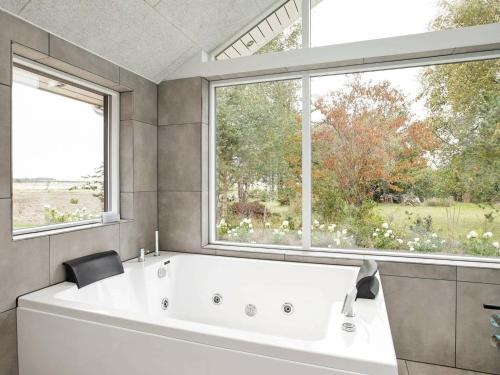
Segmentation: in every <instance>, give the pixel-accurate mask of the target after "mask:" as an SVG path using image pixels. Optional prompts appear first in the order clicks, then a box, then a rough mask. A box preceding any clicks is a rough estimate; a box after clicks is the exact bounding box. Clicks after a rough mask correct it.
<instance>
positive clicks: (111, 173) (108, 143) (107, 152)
mask: <svg viewBox="0 0 500 375" xmlns="http://www.w3.org/2000/svg"><path fill="white" fill-rule="evenodd" d="M12 65H13V66H14V65H15V66H18V67H19V68H20V69H26V70H29V71H32V72H34V73H36V74H40V75H46V76H49V77H54V78H56V79H60V80H62V81H64V82H67V83H69V84H72V85H75V86H78V87H81V88H83V89H88V90H90V91H93V92H96V93H98V94H100V95H103V97H104V104H105V108H104V112H105V114H106V115H105V122H104V144H103V147H104V190H105V191H104V197H105V198H104V211H103V212H110V213H113V214H118V215H119V213H120V173H119V172H120V165H119V163H120V157H119V146H120V144H119V140H120V138H119V137H120V134H119V132H120V93H119V92H117V91H114V90H111V89H109V88H107V87H104V86H101V85H98V84H96V83H93V82H90V81H87V80H85V79H82V78H79V77H76V76H73V75H71V74H68V73H65V72H62V71H60V70H57V69H54V68H51V67H48V66H47V65H43V64H41V63H38V62H35V61H32V60H29V59H26V58H24V57H21V56H17V55H13V58H12ZM11 126H13V123H12V119H11ZM13 163H14V160H13V150H12V149H11V169H12V165H13ZM13 184H14V180H13V178H11V190H12V192H13V191H14V188H13ZM13 220H14V213H13V211H12V214H11V223H12V236H13V238H14V239H15V238H16V236H23V235H29V234H41V235H43V234H44V232H48V231H54V230H59V229H66V228H70V229H71V228H73V229H78V228H79V227H81V226H85V225H95V224H100V223H101V222H102V219H99V218H96V219H90V220H82V221H77V222H71V223H61V224H50V225H42V226H37V227H33V228H26V229H15V230H14V229H13Z"/></svg>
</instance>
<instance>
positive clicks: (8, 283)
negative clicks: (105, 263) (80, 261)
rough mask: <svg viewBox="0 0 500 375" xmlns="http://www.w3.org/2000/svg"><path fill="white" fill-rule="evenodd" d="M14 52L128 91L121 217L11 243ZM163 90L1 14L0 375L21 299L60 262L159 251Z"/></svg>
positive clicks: (7, 370) (5, 371)
mask: <svg viewBox="0 0 500 375" xmlns="http://www.w3.org/2000/svg"><path fill="white" fill-rule="evenodd" d="M12 52H15V53H16V54H19V55H22V56H24V57H27V58H31V59H33V60H37V61H39V62H41V63H43V64H46V65H49V66H52V67H55V68H57V69H60V70H62V71H64V72H67V73H70V74H73V75H76V76H78V77H80V78H84V79H87V80H90V81H92V82H95V83H98V84H100V85H103V86H106V87H109V88H112V89H115V90H117V91H120V92H122V94H121V108H120V112H121V115H122V116H121V120H123V121H121V126H120V128H121V136H120V165H121V167H122V168H121V178H120V180H121V191H122V192H121V206H122V218H126V219H133V220H130V221H126V222H121V223H117V224H110V225H104V226H101V225H97V226H95V227H92V228H90V229H77V230H67V231H65V232H64V233H58V234H52V235H50V236H49V235H47V236H42V237H37V238H31V239H24V240H16V241H13V239H12V230H11V211H12V193H11V182H12V181H11V172H10V166H11V151H10V146H11V136H10V133H11V114H10V107H11V103H10V98H11V84H12V82H11V77H12V68H11V61H12ZM157 129H158V128H157V85H156V84H155V83H153V82H150V81H148V80H146V79H144V78H142V77H139V76H137V75H136V74H134V73H131V72H129V71H127V70H125V69H122V68H120V67H119V66H117V65H115V64H113V63H111V62H109V61H106V60H104V59H102V58H100V57H98V56H96V55H93V54H91V53H89V52H88V51H85V50H83V49H81V48H79V47H77V46H75V45H73V44H70V43H68V42H66V41H64V40H62V39H60V38H57V37H55V36H53V35H49V34H48V33H46V32H45V31H42V30H40V29H38V28H36V27H34V26H32V25H31V24H28V23H26V22H24V21H22V20H20V19H18V18H16V17H13V16H11V15H10V14H7V13H4V12H2V11H0V375H15V374H17V373H18V370H17V368H18V366H17V343H16V342H17V340H16V311H15V306H16V298H17V297H18V296H19V295H22V294H25V293H29V292H31V291H34V290H37V289H40V288H43V287H46V286H48V285H50V284H54V283H57V282H60V281H62V280H63V278H64V273H63V269H62V262H63V261H65V260H67V259H70V258H75V257H78V256H83V255H86V254H89V253H92V252H96V251H101V250H111V249H113V250H117V251H119V252H120V256H121V258H122V259H123V260H127V259H130V258H133V257H135V256H136V253H137V250H138V249H139V248H140V247H147V248H152V247H153V246H154V231H155V230H156V228H157V217H158V215H157V206H158V205H157V155H156V148H157Z"/></svg>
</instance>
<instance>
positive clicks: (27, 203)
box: [13, 184, 103, 229]
mask: <svg viewBox="0 0 500 375" xmlns="http://www.w3.org/2000/svg"><path fill="white" fill-rule="evenodd" d="M13 193H14V194H13V198H14V200H13V229H22V228H31V227H35V226H40V225H46V224H47V223H46V222H45V208H44V207H45V206H46V205H50V206H51V207H55V208H57V209H58V211H60V212H75V211H76V210H77V209H80V210H81V209H83V208H86V209H87V211H88V212H91V213H96V214H99V213H100V212H102V209H103V208H102V202H100V201H99V199H97V198H95V197H93V196H92V192H91V191H88V190H73V191H68V190H67V189H66V190H62V189H61V190H57V189H54V190H52V189H47V190H40V189H30V188H28V189H22V188H19V186H16V184H15V185H14V191H13Z"/></svg>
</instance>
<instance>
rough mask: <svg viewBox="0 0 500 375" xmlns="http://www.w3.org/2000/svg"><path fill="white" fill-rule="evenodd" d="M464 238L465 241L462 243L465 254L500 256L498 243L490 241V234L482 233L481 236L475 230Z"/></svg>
mask: <svg viewBox="0 0 500 375" xmlns="http://www.w3.org/2000/svg"><path fill="white" fill-rule="evenodd" d="M465 237H466V240H465V242H464V243H463V247H464V251H465V253H467V254H471V255H482V256H499V255H500V243H498V241H493V240H492V239H493V233H492V232H484V233H482V234H481V233H479V232H476V231H475V230H471V231H470V232H469V233H467V235H466V236H465Z"/></svg>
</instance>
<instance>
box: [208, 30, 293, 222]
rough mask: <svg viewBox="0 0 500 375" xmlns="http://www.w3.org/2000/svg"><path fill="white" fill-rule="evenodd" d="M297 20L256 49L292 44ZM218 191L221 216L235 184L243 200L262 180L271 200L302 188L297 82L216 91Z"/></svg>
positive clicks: (264, 50) (279, 48) (287, 196)
mask: <svg viewBox="0 0 500 375" xmlns="http://www.w3.org/2000/svg"><path fill="white" fill-rule="evenodd" d="M300 36H301V28H300V24H294V25H292V26H291V27H290V28H289V29H288V30H285V31H284V32H282V33H281V34H280V35H278V36H276V37H275V38H274V39H273V40H272V41H270V42H269V43H268V44H267V45H265V46H264V47H262V48H261V49H260V50H259V51H258V52H257V53H268V52H276V51H282V50H285V49H291V48H295V47H297V46H298V45H299V43H300ZM216 95H217V112H216V122H217V191H218V204H219V207H218V210H219V214H220V216H221V217H225V216H226V213H227V206H228V199H229V198H230V195H231V191H232V189H233V187H234V186H235V185H236V186H237V196H238V200H239V201H240V202H246V201H247V200H248V197H249V192H250V189H251V187H252V186H254V185H258V184H261V185H263V186H266V187H267V188H268V190H269V194H270V198H271V199H277V197H278V196H279V197H281V198H282V199H283V201H290V200H293V199H295V198H296V195H297V193H298V192H300V173H301V157H300V155H301V148H300V144H301V136H300V134H301V133H300V131H301V126H300V124H301V118H300V114H299V108H298V104H297V103H298V96H299V95H300V82H298V81H296V80H285V81H276V82H262V83H256V84H248V85H237V86H228V87H221V88H218V89H217V92H216Z"/></svg>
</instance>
